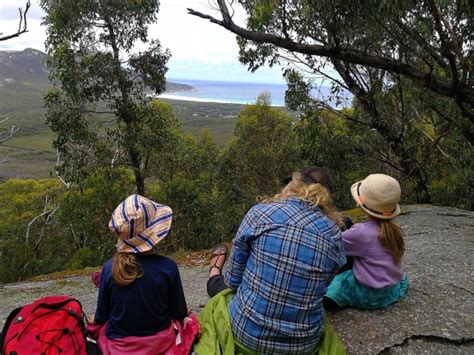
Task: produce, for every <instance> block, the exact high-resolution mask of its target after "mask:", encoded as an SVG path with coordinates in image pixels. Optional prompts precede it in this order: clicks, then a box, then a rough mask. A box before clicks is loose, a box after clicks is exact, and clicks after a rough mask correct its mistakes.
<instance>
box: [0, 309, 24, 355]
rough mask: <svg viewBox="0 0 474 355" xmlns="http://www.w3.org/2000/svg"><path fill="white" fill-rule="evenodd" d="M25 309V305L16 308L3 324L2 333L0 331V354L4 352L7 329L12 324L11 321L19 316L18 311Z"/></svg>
mask: <svg viewBox="0 0 474 355" xmlns="http://www.w3.org/2000/svg"><path fill="white" fill-rule="evenodd" d="M22 309H23V306H21V307H18V308H15V309H14V310H13V311H11V312H10V314H9V315H8V318H7V320H6V321H5V324H4V325H3V329H2V333H0V354H1V353H3V345H4V341H5V336H6V335H7V330H8V327H9V326H10V324H11V322H13V319H15V317H16V316H17V314H18V313H20V311H21V310H22Z"/></svg>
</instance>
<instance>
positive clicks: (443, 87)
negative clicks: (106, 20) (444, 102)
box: [187, 0, 474, 122]
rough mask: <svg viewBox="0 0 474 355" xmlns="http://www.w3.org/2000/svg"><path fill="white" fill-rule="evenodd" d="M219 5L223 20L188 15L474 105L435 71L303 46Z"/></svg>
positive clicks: (471, 92) (461, 87) (467, 90)
mask: <svg viewBox="0 0 474 355" xmlns="http://www.w3.org/2000/svg"><path fill="white" fill-rule="evenodd" d="M217 3H218V5H219V9H220V12H221V15H222V20H219V19H216V18H214V17H212V16H210V15H206V14H203V13H201V12H198V11H195V10H193V9H191V8H188V9H187V10H188V14H190V15H193V16H197V17H200V18H203V19H207V20H209V21H210V22H212V23H215V24H217V25H219V26H221V27H224V28H225V29H227V30H229V31H231V32H232V33H235V34H236V35H238V36H240V37H243V38H245V39H247V40H250V41H253V42H256V43H270V44H273V45H275V46H277V47H280V48H284V49H287V50H290V51H294V52H298V53H302V54H307V55H315V56H321V57H327V58H331V59H335V60H342V61H345V62H348V63H351V64H360V65H364V66H368V67H372V68H377V69H383V70H388V71H390V72H393V73H398V74H402V75H404V76H406V77H408V78H410V79H412V80H413V81H415V82H416V83H418V84H419V85H421V86H423V87H427V88H429V89H430V90H431V91H433V92H436V93H437V94H439V95H442V96H446V97H450V98H460V97H461V98H462V101H463V102H465V103H467V104H472V102H474V89H473V88H471V87H469V86H467V85H465V84H464V83H459V84H457V85H454V84H453V83H452V82H450V81H447V80H445V79H443V78H441V77H439V76H437V75H435V74H433V73H432V72H425V71H423V70H421V69H418V68H416V67H413V66H411V65H409V64H406V63H403V62H402V61H400V60H394V59H392V58H387V57H382V56H374V55H371V54H368V53H364V52H362V51H358V50H355V49H350V48H342V47H338V46H334V45H332V46H331V45H316V44H307V43H300V42H295V41H293V40H291V39H287V38H282V37H279V36H276V35H274V34H270V33H265V32H258V31H250V30H247V29H245V28H243V27H240V26H238V25H236V24H235V23H234V22H233V21H232V18H231V17H230V15H229V11H228V8H227V5H226V3H225V0H217ZM473 122H474V118H473Z"/></svg>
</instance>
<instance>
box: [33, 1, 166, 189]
mask: <svg viewBox="0 0 474 355" xmlns="http://www.w3.org/2000/svg"><path fill="white" fill-rule="evenodd" d="M41 5H42V7H43V9H44V10H45V12H46V17H45V20H44V24H45V25H46V28H47V35H48V39H47V50H48V54H49V58H48V66H49V67H50V69H51V78H52V80H53V82H54V83H55V84H56V86H57V90H56V91H55V92H51V93H49V94H48V95H47V96H46V98H45V104H46V108H47V123H48V124H49V125H50V127H51V129H52V130H53V132H55V133H56V135H57V138H56V140H55V142H54V145H55V146H56V147H57V149H58V152H59V154H60V155H61V160H60V162H61V166H60V167H58V169H59V171H60V172H61V173H64V174H65V175H66V178H67V179H68V181H72V182H76V183H81V181H83V179H84V178H85V177H86V176H87V172H88V171H89V168H90V167H105V166H117V164H123V165H126V166H131V167H132V169H133V171H134V175H135V179H136V185H137V191H138V192H140V193H142V194H143V193H144V192H145V177H146V167H147V165H148V159H149V153H148V152H149V151H153V150H154V151H158V149H157V148H158V145H159V144H160V143H161V142H165V141H167V140H169V137H167V136H166V135H168V133H167V132H168V130H169V129H172V128H173V127H169V128H165V126H164V125H166V123H167V122H169V120H168V121H167V120H163V119H162V118H163V117H162V116H160V112H159V111H160V108H159V107H158V108H157V107H155V108H152V106H148V101H149V98H148V97H147V94H146V91H147V90H149V89H152V90H153V91H154V92H155V93H157V94H159V93H161V92H163V91H164V88H165V83H166V80H165V74H166V71H167V67H166V62H167V61H168V59H169V57H170V54H169V52H168V51H166V50H163V49H162V48H161V46H160V44H159V42H158V41H150V42H149V48H148V49H147V50H145V51H143V52H141V53H138V54H134V55H131V54H130V53H131V51H132V50H133V49H134V47H135V45H136V44H137V43H147V42H148V26H149V25H150V24H151V23H153V22H154V21H155V20H156V15H157V12H158V7H159V2H158V1H157V0H133V1H112V0H101V1H95V0H79V1H75V0H74V1H72V0H65V1H61V2H57V1H48V0H43V1H42V2H41ZM165 111H166V110H165ZM154 117H155V118H154ZM157 123H158V124H157ZM145 127H146V128H150V127H151V128H154V129H153V130H152V131H151V132H153V133H154V134H155V138H156V139H155V140H150V139H149V138H148V136H149V133H148V132H150V130H148V129H145ZM158 127H159V129H158ZM160 134H164V135H165V136H163V137H160ZM145 146H146V148H145Z"/></svg>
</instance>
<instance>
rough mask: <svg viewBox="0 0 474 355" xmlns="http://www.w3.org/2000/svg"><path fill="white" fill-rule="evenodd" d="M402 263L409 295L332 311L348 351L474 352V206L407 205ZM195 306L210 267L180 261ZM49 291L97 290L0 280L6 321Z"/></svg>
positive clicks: (78, 281)
mask: <svg viewBox="0 0 474 355" xmlns="http://www.w3.org/2000/svg"><path fill="white" fill-rule="evenodd" d="M403 210H404V213H403V215H402V216H400V218H399V221H398V222H399V223H400V225H401V226H402V227H403V229H404V230H405V233H406V247H407V252H406V255H405V257H404V261H403V266H404V269H405V271H406V272H407V273H408V276H409V278H410V282H411V285H410V290H409V292H408V295H407V297H406V298H405V299H403V300H402V301H400V302H399V303H397V304H395V305H393V306H390V307H388V308H386V309H383V310H375V311H359V310H355V309H346V310H342V311H339V312H334V313H330V314H329V318H330V319H331V322H332V324H333V326H334V327H335V329H336V331H337V332H338V334H339V335H340V337H341V339H342V341H343V342H344V344H345V345H346V349H347V351H348V353H349V354H359V353H364V354H365V353H370V354H376V353H388V354H391V353H393V354H400V353H402V354H473V353H474V321H473V319H474V277H473V276H474V275H473V274H474V272H473V271H474V265H473V264H474V258H473V254H474V253H473V251H474V250H473V249H474V218H473V217H474V212H469V211H463V210H459V209H454V208H445V207H436V206H406V207H404V209H403ZM180 271H181V277H182V279H183V285H184V288H185V290H184V291H185V294H186V298H187V301H188V304H189V306H191V307H192V308H193V309H194V310H195V311H198V312H199V310H200V309H201V308H202V307H203V305H204V304H205V303H206V302H207V300H208V297H207V294H206V291H205V285H206V279H207V268H202V267H194V268H189V267H182V268H180ZM51 294H67V295H71V296H74V297H76V298H78V299H79V300H80V301H81V302H82V304H83V307H84V310H85V311H86V313H92V312H93V311H94V307H95V302H96V297H97V289H95V287H94V286H93V285H92V283H91V282H90V278H89V277H84V276H75V277H68V278H65V279H61V280H50V281H38V282H24V283H15V284H7V285H3V286H0V299H1V303H0V323H2V322H3V321H4V320H5V319H6V317H7V316H8V313H9V312H10V311H11V310H12V309H13V308H15V307H18V306H20V305H22V304H25V303H28V302H31V301H33V300H35V299H36V298H38V297H41V296H45V295H51Z"/></svg>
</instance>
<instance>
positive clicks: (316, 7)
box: [188, 0, 474, 145]
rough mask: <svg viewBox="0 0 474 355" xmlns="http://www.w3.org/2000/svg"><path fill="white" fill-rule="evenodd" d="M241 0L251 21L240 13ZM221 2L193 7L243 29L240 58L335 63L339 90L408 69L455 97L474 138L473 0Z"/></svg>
mask: <svg viewBox="0 0 474 355" xmlns="http://www.w3.org/2000/svg"><path fill="white" fill-rule="evenodd" d="M237 4H239V5H240V7H241V8H243V10H244V11H245V13H246V21H245V25H240V24H239V23H237V22H236V21H235V19H234V18H235V17H234V16H233V14H234V13H235V12H234V10H235V9H234V8H233V7H235V6H237ZM217 6H218V7H217V10H218V12H219V14H220V17H221V18H216V17H213V16H211V15H209V14H204V13H201V12H198V11H195V10H193V9H188V11H189V13H190V14H192V15H195V16H199V17H201V18H204V19H208V20H210V21H211V22H212V23H215V24H217V25H219V26H221V27H223V28H225V29H227V30H229V31H231V32H233V33H235V34H236V35H238V42H239V45H240V60H241V62H243V63H245V64H247V65H248V66H249V68H250V69H251V70H256V69H258V68H259V67H260V66H262V65H264V64H265V63H269V64H270V65H272V64H275V63H282V62H288V61H289V62H291V63H293V64H297V65H300V66H301V67H302V68H303V69H305V70H308V71H309V72H310V73H312V74H320V75H327V73H328V71H327V70H325V69H328V67H329V68H332V69H334V70H335V71H337V73H338V74H339V76H341V77H342V80H333V85H334V86H335V90H337V89H338V88H337V87H339V88H340V87H346V88H348V89H349V90H351V91H352V92H353V93H354V95H355V96H356V97H359V96H361V97H363V96H367V95H370V94H371V90H372V87H370V86H369V87H367V86H366V84H367V80H366V81H365V82H363V81H361V78H366V77H367V76H370V75H373V73H376V74H377V75H378V77H379V78H382V79H383V80H385V81H391V80H392V79H393V76H402V77H404V78H405V79H409V80H410V81H411V82H413V83H414V84H415V85H417V86H418V87H420V88H423V89H424V90H426V91H427V92H429V93H433V94H435V95H436V96H438V97H440V98H447V99H449V100H450V101H452V102H454V103H455V104H456V105H457V107H458V109H459V111H460V112H461V113H462V114H461V115H459V118H458V119H457V120H455V121H454V122H452V124H453V125H457V126H458V127H459V128H460V129H461V130H462V132H463V134H464V136H465V137H466V139H467V140H468V141H469V142H470V144H471V145H472V144H473V143H474V75H473V73H472V68H473V65H474V57H473V53H474V51H473V48H472V43H473V42H472V40H473V33H474V31H473V29H474V27H473V18H474V7H473V6H472V2H471V1H468V0H461V1H444V0H419V1H408V0H395V1H380V0H369V1H362V0H354V1H346V0H320V1H310V0H304V1H300V0H277V1H274V0H238V1H234V0H227V1H226V0H217ZM332 79H338V78H336V77H333V78H332ZM354 83H355V84H358V85H353V84H354ZM360 88H362V89H363V90H362V91H360V90H359V89H360Z"/></svg>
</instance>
